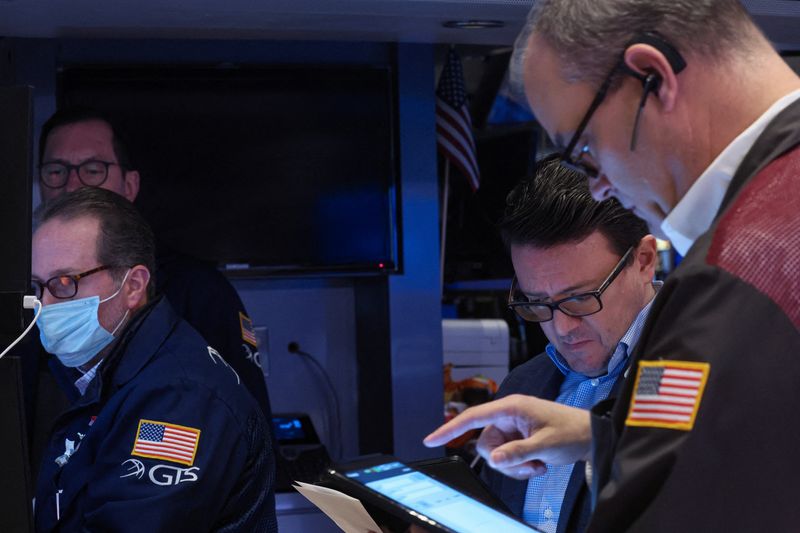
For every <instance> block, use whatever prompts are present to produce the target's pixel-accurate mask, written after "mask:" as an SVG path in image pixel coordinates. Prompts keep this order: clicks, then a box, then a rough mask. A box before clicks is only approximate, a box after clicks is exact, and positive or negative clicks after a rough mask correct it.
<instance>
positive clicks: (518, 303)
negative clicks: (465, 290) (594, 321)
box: [507, 246, 636, 323]
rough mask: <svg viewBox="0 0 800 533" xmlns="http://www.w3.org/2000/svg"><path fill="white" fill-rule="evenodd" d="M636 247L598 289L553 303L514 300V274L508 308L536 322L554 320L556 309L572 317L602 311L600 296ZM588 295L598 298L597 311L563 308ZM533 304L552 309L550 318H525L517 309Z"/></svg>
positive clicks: (621, 259) (515, 279)
mask: <svg viewBox="0 0 800 533" xmlns="http://www.w3.org/2000/svg"><path fill="white" fill-rule="evenodd" d="M635 249H636V246H631V247H630V248H628V250H627V251H626V252H625V253H624V254H623V255H622V258H620V260H619V262H618V263H617V264H616V266H615V267H614V270H612V271H611V273H610V274H609V275H608V276H607V277H606V279H605V280H604V281H603V283H601V284H600V287H599V288H597V289H595V290H593V291H586V292H582V293H580V294H573V295H572V296H568V297H566V298H562V299H560V300H557V301H555V302H552V303H548V302H531V301H525V302H523V301H520V300H516V301H515V300H513V296H514V288H515V286H516V285H517V276H514V279H512V280H511V289H510V290H509V292H508V303H507V305H508V308H509V309H511V310H512V311H514V312H515V313H516V314H517V316H519V317H520V318H522V319H523V320H526V321H528V322H535V323H542V322H549V321H551V320H553V317H554V316H555V311H556V310H558V311H561V312H562V313H564V314H565V315H567V316H571V317H584V316H590V315H594V314H596V313H599V312H600V311H602V310H603V300H602V299H601V298H600V296H602V295H603V293H604V292H605V291H606V289H608V287H610V286H611V283H613V281H614V280H615V279H617V276H619V274H620V272H622V271H623V270H624V269H625V266H626V263H627V262H628V258H629V257H630V256H631V254H632V253H633V251H634V250H635ZM587 296H593V297H594V299H595V300H597V303H598V305H599V308H598V309H597V311H592V312H590V313H585V314H574V313H570V312H569V311H565V310H564V309H562V308H561V304H562V303H564V302H566V301H569V300H575V299H578V298H585V297H587ZM531 305H536V306H540V307H547V308H549V309H550V318H548V319H546V320H531V319H529V318H525V317H524V316H522V315H521V314H520V313H519V311H517V309H516V308H517V307H523V306H531Z"/></svg>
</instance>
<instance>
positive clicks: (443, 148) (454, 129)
mask: <svg viewBox="0 0 800 533" xmlns="http://www.w3.org/2000/svg"><path fill="white" fill-rule="evenodd" d="M436 145H437V147H438V148H439V152H440V153H441V154H442V155H443V156H444V157H446V158H447V159H448V160H449V161H450V163H451V164H453V165H455V167H456V168H458V170H460V171H461V173H462V174H464V176H465V177H466V178H467V180H468V181H469V184H470V186H471V187H472V190H473V191H475V190H477V189H478V187H479V186H480V171H479V170H478V160H477V158H476V155H475V140H474V139H473V138H472V119H471V118H470V116H469V109H468V107H467V91H466V89H465V88H464V71H463V69H462V68H461V60H460V59H459V57H458V54H457V53H456V51H455V50H454V49H452V48H451V49H450V50H449V51H448V52H447V61H446V62H445V64H444V69H443V70H442V74H441V76H440V77H439V84H438V85H437V87H436Z"/></svg>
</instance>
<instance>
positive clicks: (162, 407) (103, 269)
mask: <svg viewBox="0 0 800 533" xmlns="http://www.w3.org/2000/svg"><path fill="white" fill-rule="evenodd" d="M37 225H38V227H37V230H36V232H35V233H34V237H33V246H32V266H31V270H32V277H33V280H32V281H33V286H34V287H36V288H37V296H38V297H39V298H40V300H41V302H42V305H43V308H42V312H41V315H40V317H39V321H38V326H39V330H40V337H41V340H42V345H43V346H44V347H45V349H46V350H47V351H49V352H50V353H52V354H54V355H55V356H56V357H57V358H58V360H59V361H60V362H61V363H62V365H63V367H65V368H60V369H59V368H55V369H54V370H55V371H56V378H57V380H58V381H59V382H60V384H62V385H63V388H64V390H65V391H66V392H67V393H68V394H69V395H71V396H72V397H73V398H72V399H73V400H74V401H73V404H72V406H71V407H70V409H69V410H68V411H67V412H66V413H64V414H63V415H62V416H61V417H59V418H58V420H57V421H56V423H55V426H54V428H53V432H52V436H51V438H50V441H49V443H48V446H47V450H46V451H45V454H44V458H43V461H42V465H41V468H40V474H39V479H38V483H37V490H36V504H35V524H36V531H37V532H45V531H133V530H136V531H140V530H142V529H144V530H148V531H166V530H168V529H171V530H178V531H184V530H192V531H217V530H225V531H248V532H249V531H276V529H277V526H276V521H275V512H274V492H273V481H274V464H273V463H272V461H271V457H272V453H271V449H270V437H269V431H268V428H267V426H266V422H265V420H264V418H263V415H262V414H261V411H260V410H259V407H258V405H257V404H256V402H255V401H254V400H253V398H252V396H250V395H249V394H248V393H247V391H246V389H245V388H244V387H243V385H242V384H241V380H240V378H239V376H238V374H237V373H236V372H235V371H234V370H233V369H232V368H231V367H230V366H229V365H228V364H227V363H226V362H225V360H224V359H223V358H222V357H221V356H220V355H219V353H218V352H216V351H215V350H214V349H213V348H211V347H209V346H208V345H207V344H206V342H205V341H204V340H203V339H202V337H200V335H199V334H198V333H197V332H196V331H195V330H194V329H192V328H191V326H189V325H188V324H187V323H185V322H184V321H183V320H181V319H180V318H178V317H177V316H176V315H175V313H174V311H173V310H172V308H171V307H170V305H169V303H168V302H167V301H166V300H164V299H163V298H153V290H152V283H151V281H152V275H153V271H154V263H155V259H154V248H155V246H154V243H153V235H152V232H151V231H150V228H149V227H148V226H147V224H146V223H145V222H144V220H143V219H142V218H141V216H140V215H139V214H138V212H137V211H136V209H135V208H134V207H133V205H132V204H130V202H128V201H127V200H125V199H124V198H122V197H121V196H119V195H117V194H114V193H112V192H109V191H106V190H103V189H96V188H84V189H80V190H78V191H74V192H71V193H68V194H65V195H63V196H62V197H60V198H58V199H57V200H54V201H53V202H51V203H48V204H47V205H46V206H45V207H44V208H43V209H41V210H40V212H38V213H37Z"/></svg>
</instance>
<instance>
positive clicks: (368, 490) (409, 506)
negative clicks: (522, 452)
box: [330, 456, 537, 533]
mask: <svg viewBox="0 0 800 533" xmlns="http://www.w3.org/2000/svg"><path fill="white" fill-rule="evenodd" d="M330 474H331V475H332V476H333V477H334V478H335V479H336V480H337V481H338V483H337V484H338V485H340V488H342V489H343V490H344V491H345V492H347V493H349V494H351V495H352V496H355V497H357V498H359V499H364V500H366V501H367V502H368V503H372V504H374V505H377V506H378V507H382V508H384V509H386V510H388V511H390V512H393V513H394V514H396V515H400V514H402V515H403V516H404V518H405V519H406V520H407V521H408V522H414V523H417V524H420V525H422V526H424V527H426V528H428V529H430V530H433V531H446V532H448V533H472V532H475V533H485V532H487V531H503V532H504V533H516V532H519V533H531V531H537V530H536V529H534V528H532V527H530V526H528V525H527V524H525V523H524V522H522V521H520V520H518V519H517V518H515V517H513V516H511V515H509V514H506V513H504V512H501V511H498V510H497V509H493V508H491V507H489V506H488V505H486V504H484V503H482V502H480V501H478V500H476V499H474V498H472V497H470V496H467V495H466V494H464V493H462V492H459V491H458V490H456V489H454V488H453V487H451V486H449V485H446V484H445V483H442V482H441V481H439V480H436V479H434V478H432V477H431V476H429V475H427V474H424V473H422V472H420V471H419V470H417V469H415V468H413V467H411V466H409V465H407V464H405V463H403V462H401V461H399V460H397V459H395V458H394V457H387V456H380V457H375V458H370V459H366V460H364V461H357V462H354V463H350V464H348V465H345V466H343V467H337V468H336V469H334V470H331V471H330Z"/></svg>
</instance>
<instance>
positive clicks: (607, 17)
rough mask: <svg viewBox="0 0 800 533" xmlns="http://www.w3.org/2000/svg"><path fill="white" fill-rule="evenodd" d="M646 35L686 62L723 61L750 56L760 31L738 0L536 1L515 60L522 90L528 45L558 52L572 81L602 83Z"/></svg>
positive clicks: (513, 68) (516, 78)
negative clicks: (540, 43) (538, 42)
mask: <svg viewBox="0 0 800 533" xmlns="http://www.w3.org/2000/svg"><path fill="white" fill-rule="evenodd" d="M645 32H652V33H656V34H658V35H660V36H661V37H662V38H663V39H665V40H666V41H667V42H668V43H670V44H671V45H672V46H674V47H675V48H676V49H677V51H678V52H679V53H681V54H682V55H683V56H684V57H686V56H687V55H689V53H691V55H692V56H700V57H707V58H709V59H711V60H720V59H723V58H725V57H728V56H730V55H731V54H736V53H744V54H747V53H748V51H749V49H750V46H751V43H752V39H748V38H747V37H749V36H754V35H760V31H759V30H758V28H757V27H756V25H755V24H754V23H753V21H752V20H751V19H750V16H749V15H748V13H747V11H746V10H745V8H744V7H743V6H742V4H740V3H739V1H738V0H536V3H535V4H534V6H533V8H532V9H531V11H530V14H529V15H528V20H527V22H526V24H525V27H524V28H523V30H522V33H521V34H520V35H519V37H518V38H517V41H516V44H515V46H514V54H513V56H512V60H511V75H512V83H513V84H514V85H515V90H519V89H520V88H521V79H522V72H523V68H524V64H525V58H526V55H527V47H528V41H529V40H530V37H531V35H533V34H536V35H537V36H540V37H542V38H543V39H544V41H545V42H546V43H547V44H548V45H549V46H551V47H552V49H553V51H554V52H555V53H556V54H557V56H558V59H559V61H560V63H561V65H562V74H563V76H564V79H565V80H567V81H588V82H592V83H597V84H599V83H600V82H601V80H603V79H604V78H605V77H606V76H607V75H608V73H609V72H610V71H611V69H612V68H613V67H614V65H615V64H616V63H617V61H618V60H619V58H620V54H621V53H622V52H623V51H624V50H625V47H626V45H627V44H628V43H629V42H631V41H632V40H633V39H634V38H635V37H636V36H638V35H641V34H643V33H645Z"/></svg>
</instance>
